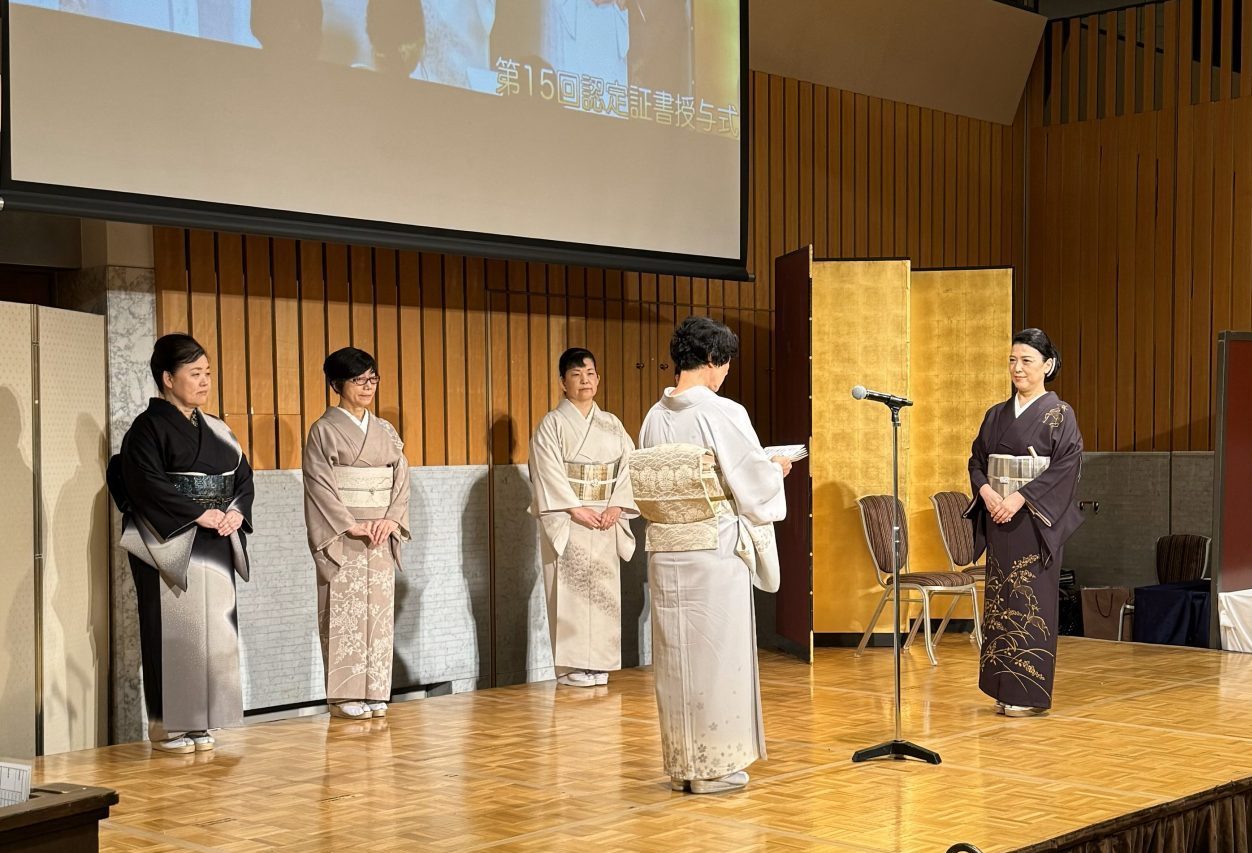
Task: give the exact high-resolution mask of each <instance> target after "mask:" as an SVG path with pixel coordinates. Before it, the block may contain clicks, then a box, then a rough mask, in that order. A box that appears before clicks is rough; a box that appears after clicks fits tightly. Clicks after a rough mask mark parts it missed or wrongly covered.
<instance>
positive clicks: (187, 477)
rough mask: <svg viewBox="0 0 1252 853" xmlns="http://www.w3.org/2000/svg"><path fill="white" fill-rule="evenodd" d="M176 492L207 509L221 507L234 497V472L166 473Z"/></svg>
mask: <svg viewBox="0 0 1252 853" xmlns="http://www.w3.org/2000/svg"><path fill="white" fill-rule="evenodd" d="M165 476H167V477H169V478H170V482H171V483H173V484H174V488H175V489H177V490H178V493H179V494H180V495H182V496H183V497H185V498H187V499H188V500H190V501H192V502H193V503H196V504H199V505H200V506H203V507H206V508H208V509H221V508H222V507H224V506H226V505H228V504H229V503H230V502H231V501H232V500H234V498H235V473H234V472H233V471H231V472H229V473H226V474H194V473H181V472H179V473H174V472H170V473H167V474H166V475H165Z"/></svg>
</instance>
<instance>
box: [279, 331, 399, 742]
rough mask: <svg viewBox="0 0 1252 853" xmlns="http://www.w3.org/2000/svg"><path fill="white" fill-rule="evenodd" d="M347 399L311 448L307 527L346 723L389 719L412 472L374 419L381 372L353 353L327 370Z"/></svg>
mask: <svg viewBox="0 0 1252 853" xmlns="http://www.w3.org/2000/svg"><path fill="white" fill-rule="evenodd" d="M322 372H323V373H325V374H326V382H327V383H328V384H329V385H330V388H331V390H332V391H334V392H335V394H336V395H338V397H339V402H338V405H336V406H332V407H331V408H329V409H327V410H326V414H324V415H322V416H321V417H320V418H318V419H317V421H316V422H315V423H314V424H313V426H312V427H311V428H310V429H309V438H308V441H306V442H305V445H304V463H303V468H304V521H305V525H306V527H307V528H308V534H309V549H310V550H311V551H312V552H313V562H314V564H315V565H316V567H317V620H318V629H319V633H320V634H321V639H322V662H323V663H324V664H325V667H326V701H327V702H328V703H329V704H330V712H331V714H332V715H334V716H336V717H347V718H350V719H365V718H366V717H382V716H386V713H387V700H388V699H390V698H391V650H392V638H393V636H394V628H393V625H394V613H393V611H394V608H395V571H396V569H398V568H400V552H401V545H402V543H404V542H407V541H408V539H409V463H408V461H407V460H405V458H404V453H403V448H404V442H402V441H401V440H400V436H399V435H398V434H397V433H396V430H395V428H394V427H393V426H392V425H391V424H389V423H387V422H386V421H385V420H383V419H382V418H379V417H376V416H374V415H372V414H371V413H370V411H369V407H370V406H371V405H372V404H373V402H374V394H375V392H376V391H377V390H378V381H379V377H378V365H377V363H376V362H375V361H374V357H373V356H372V355H370V354H369V353H367V352H365V351H363V350H359V349H356V348H354V347H345V348H344V349H341V350H338V351H336V352H333V353H331V354H330V356H328V357H327V359H326V362H325V363H324V364H323V365H322Z"/></svg>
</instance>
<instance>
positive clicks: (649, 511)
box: [630, 444, 736, 551]
mask: <svg viewBox="0 0 1252 853" xmlns="http://www.w3.org/2000/svg"><path fill="white" fill-rule="evenodd" d="M630 483H631V486H632V487H633V489H634V493H635V504H636V505H637V506H638V507H639V513H640V515H642V516H643V517H644V518H645V519H647V520H648V533H647V539H646V540H645V542H644V547H645V548H646V549H647V550H649V551H711V550H716V548H717V545H718V542H717V527H718V516H722V515H732V516H733V515H735V514H736V510H735V505H734V502H733V501H732V500H731V498H730V497H729V489H727V488H726V484H725V483H724V481H723V480H722V477H721V473H720V472H719V471H718V468H717V460H716V458H715V457H714V456H713V453H712V451H710V450H708V449H706V448H704V447H699V446H697V445H694V444H660V445H657V446H656V447H650V448H648V449H647V450H636V451H635V452H634V453H632V454H631V455H630Z"/></svg>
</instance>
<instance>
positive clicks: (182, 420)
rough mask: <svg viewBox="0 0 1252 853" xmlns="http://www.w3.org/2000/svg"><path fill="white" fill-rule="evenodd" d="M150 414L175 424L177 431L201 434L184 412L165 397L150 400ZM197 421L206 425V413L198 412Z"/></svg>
mask: <svg viewBox="0 0 1252 853" xmlns="http://www.w3.org/2000/svg"><path fill="white" fill-rule="evenodd" d="M148 413H149V414H151V415H153V416H155V417H159V418H164V419H165V420H167V421H170V422H171V423H173V424H176V428H177V429H182V430H189V431H190V432H191V433H194V434H195V435H199V434H200V428H199V426H197V425H196V424H193V423H192V422H191V419H190V418H188V417H187V416H186V415H184V414H183V413H182V410H181V409H179V408H178V407H177V406H175V405H174V404H173V403H171V402H170V401H169V400H167V399H165V398H164V397H152V398H150V399H149V400H148ZM196 419H197V420H198V421H199V422H200V423H204V412H201V411H200V410H199V409H197V410H196Z"/></svg>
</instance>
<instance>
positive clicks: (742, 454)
mask: <svg viewBox="0 0 1252 853" xmlns="http://www.w3.org/2000/svg"><path fill="white" fill-rule="evenodd" d="M724 414H725V422H724V424H722V425H716V424H715V425H714V431H713V437H714V441H715V442H716V446H715V447H714V448H713V450H714V452H715V453H716V454H717V460H718V465H719V466H721V469H722V476H724V477H725V478H726V484H727V485H728V486H730V491H731V494H732V495H734V498H735V506H737V507H738V509H739V514H740V515H741V516H743V517H744V518H746V519H747V520H748V521H750V522H752V523H753V524H771V523H773V522H775V521H782V520H783V519H784V518H786V517H787V496H786V493H785V492H784V490H783V473H782V468H780V467H778V465H777V464H776V463H775V462H774V461H773V460H772V459H770V458H769V457H768V456H766V455H765V450H764V449H763V448H762V447H761V440H760V439H759V438H757V435H756V429H754V428H753V426H752V421H751V420H750V419H749V418H748V413H747V411H745V410H744V408H743V407H742V406H739V405H737V404H736V405H734V406H733V408H730V407H728V408H727V409H726V410H724Z"/></svg>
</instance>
